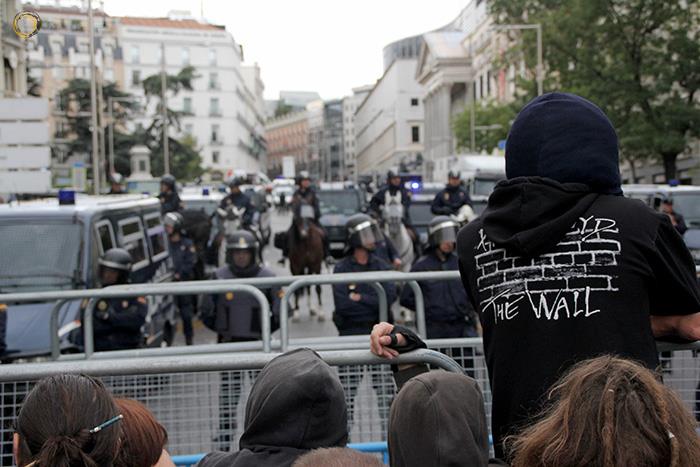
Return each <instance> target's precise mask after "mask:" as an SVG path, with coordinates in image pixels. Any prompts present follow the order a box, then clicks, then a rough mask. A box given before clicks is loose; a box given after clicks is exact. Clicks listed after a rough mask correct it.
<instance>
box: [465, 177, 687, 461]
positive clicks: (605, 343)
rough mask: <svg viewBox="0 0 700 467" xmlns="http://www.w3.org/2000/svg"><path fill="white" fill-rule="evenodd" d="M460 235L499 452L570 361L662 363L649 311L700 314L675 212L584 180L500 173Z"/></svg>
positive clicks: (526, 420) (467, 286)
mask: <svg viewBox="0 0 700 467" xmlns="http://www.w3.org/2000/svg"><path fill="white" fill-rule="evenodd" d="M457 244H458V253H459V258H460V271H461V276H462V282H463V284H464V287H465V288H466V290H467V295H468V296H469V297H470V300H472V301H473V305H474V308H475V309H476V310H477V311H478V313H479V318H480V320H481V323H482V327H483V331H484V351H485V356H486V363H487V367H488V371H489V378H490V383H491V389H492V392H493V410H492V433H493V436H494V442H495V447H496V455H497V457H502V455H503V452H502V450H501V445H500V443H501V441H502V440H503V438H504V436H506V435H508V434H513V433H515V432H517V429H518V428H520V427H521V426H523V425H525V424H526V423H528V422H530V421H531V420H532V419H531V417H532V416H533V415H535V414H536V413H537V412H539V410H540V409H541V408H542V402H543V401H544V400H545V399H546V392H547V390H548V388H549V387H550V386H551V385H552V384H553V383H554V382H555V381H556V380H557V379H558V378H559V377H560V376H561V375H562V374H563V373H564V372H565V371H566V370H567V368H568V367H570V366H571V365H572V364H574V363H576V362H578V361H580V360H583V359H586V358H591V357H595V356H598V355H601V354H615V355H619V356H622V357H628V358H632V359H634V360H638V361H640V362H641V363H643V364H644V365H645V366H647V367H648V368H655V367H656V366H657V365H658V359H657V352H656V344H655V341H654V337H653V335H652V330H651V325H650V315H652V314H654V315H685V314H691V313H695V312H698V311H700V294H699V293H698V289H697V285H696V282H695V281H696V279H695V265H694V263H693V260H692V258H691V256H690V253H689V251H688V249H687V248H686V246H685V244H684V243H683V240H682V238H681V237H680V236H679V235H678V233H677V232H676V231H675V229H674V228H673V226H672V225H671V223H670V221H669V220H668V216H665V215H662V214H659V213H657V212H655V211H653V210H652V209H650V208H649V207H647V206H646V205H644V204H643V203H642V202H641V201H637V200H632V199H627V198H624V197H622V196H616V195H610V194H599V193H595V192H593V191H592V189H591V188H589V187H588V186H587V185H583V184H576V183H559V182H556V181H554V180H551V179H547V178H537V177H531V178H514V179H512V180H507V181H503V182H501V183H499V185H498V186H497V187H496V189H495V191H494V192H493V194H492V195H491V197H490V199H489V203H488V207H487V208H486V210H485V211H484V213H483V214H482V216H481V217H480V218H479V219H477V220H475V221H474V222H472V223H470V224H468V225H467V226H466V227H465V228H464V229H462V231H461V232H460V233H459V236H458V240H457Z"/></svg>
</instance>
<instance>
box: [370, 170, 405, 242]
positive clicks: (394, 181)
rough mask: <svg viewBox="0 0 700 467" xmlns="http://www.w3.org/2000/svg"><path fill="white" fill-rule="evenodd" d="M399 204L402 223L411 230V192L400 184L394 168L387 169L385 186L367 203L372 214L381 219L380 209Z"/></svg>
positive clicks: (397, 172) (397, 173)
mask: <svg viewBox="0 0 700 467" xmlns="http://www.w3.org/2000/svg"><path fill="white" fill-rule="evenodd" d="M393 203H399V204H401V205H402V206H403V223H404V225H405V226H406V227H407V228H409V229H410V230H412V226H411V216H410V213H409V208H410V207H411V192H410V191H408V190H407V189H406V188H405V187H404V186H403V185H402V184H401V176H400V175H399V171H398V169H396V168H392V169H389V171H388V172H387V174H386V185H384V186H383V187H382V188H380V189H379V191H377V192H376V193H375V194H374V196H372V199H371V200H370V202H369V207H370V210H371V211H372V214H373V215H374V216H375V217H376V218H377V219H381V216H382V213H381V211H382V208H383V207H384V206H386V205H387V204H393Z"/></svg>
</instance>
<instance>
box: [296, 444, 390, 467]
mask: <svg viewBox="0 0 700 467" xmlns="http://www.w3.org/2000/svg"><path fill="white" fill-rule="evenodd" d="M383 465H384V464H383V463H382V462H381V461H380V460H379V459H378V458H377V457H376V456H373V455H371V454H365V453H362V452H359V451H356V450H354V449H351V448H321V449H314V450H313V451H311V452H309V453H308V454H304V455H303V456H301V457H300V458H299V459H297V460H296V462H294V464H292V467H382V466H383Z"/></svg>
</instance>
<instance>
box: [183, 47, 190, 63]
mask: <svg viewBox="0 0 700 467" xmlns="http://www.w3.org/2000/svg"><path fill="white" fill-rule="evenodd" d="M189 64H190V49H189V48H187V47H183V48H182V65H183V66H187V65H189Z"/></svg>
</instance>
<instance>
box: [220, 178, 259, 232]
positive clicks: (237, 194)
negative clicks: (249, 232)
mask: <svg viewBox="0 0 700 467" xmlns="http://www.w3.org/2000/svg"><path fill="white" fill-rule="evenodd" d="M244 184H245V180H244V179H243V177H239V176H235V177H232V178H231V179H230V180H229V182H228V187H229V194H228V195H227V196H226V197H225V198H224V199H222V200H221V203H220V204H219V207H220V208H221V209H224V210H225V209H226V208H228V207H231V206H232V207H235V208H236V209H244V211H243V215H242V218H241V224H242V227H243V228H244V229H249V228H250V226H251V224H252V223H253V215H254V214H255V208H254V207H253V204H252V202H251V201H250V197H249V196H248V195H246V194H245V193H243V192H242V191H241V186H242V185H244Z"/></svg>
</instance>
